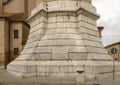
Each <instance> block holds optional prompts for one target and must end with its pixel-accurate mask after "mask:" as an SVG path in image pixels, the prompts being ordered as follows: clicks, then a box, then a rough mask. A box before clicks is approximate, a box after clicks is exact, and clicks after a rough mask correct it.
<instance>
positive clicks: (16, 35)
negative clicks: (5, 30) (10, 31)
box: [14, 30, 18, 39]
mask: <svg viewBox="0 0 120 85" xmlns="http://www.w3.org/2000/svg"><path fill="white" fill-rule="evenodd" d="M14 39H18V30H14Z"/></svg>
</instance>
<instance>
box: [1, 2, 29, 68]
mask: <svg viewBox="0 0 120 85" xmlns="http://www.w3.org/2000/svg"><path fill="white" fill-rule="evenodd" d="M26 6H27V2H26V0H0V68H5V67H6V65H7V64H8V63H9V62H10V61H13V60H14V59H15V58H16V57H17V56H18V55H19V54H20V52H21V51H22V49H23V47H24V45H25V42H26V40H27V37H28V34H29V25H28V24H27V23H26V21H25V20H26V18H27V17H28V12H27V10H26V8H27V7H26Z"/></svg>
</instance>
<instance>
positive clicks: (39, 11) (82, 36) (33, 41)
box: [8, 0, 119, 78]
mask: <svg viewBox="0 0 120 85" xmlns="http://www.w3.org/2000/svg"><path fill="white" fill-rule="evenodd" d="M98 18H99V16H98V15H97V14H96V10H95V8H94V7H93V6H91V4H89V3H87V2H84V1H80V0H60V1H59V0H58V1H52V2H43V3H41V4H40V5H39V6H38V7H37V8H36V9H34V10H33V12H32V15H31V17H30V18H29V19H28V22H29V23H30V25H31V30H30V34H29V39H28V41H27V44H26V46H25V49H24V50H23V52H22V53H21V55H20V56H19V57H18V58H17V59H16V60H15V61H13V62H11V63H10V64H9V65H8V71H11V72H12V73H15V74H17V75H20V76H49V77H50V76H56V77H74V76H76V74H77V72H76V71H77V69H84V70H85V72H86V77H89V78H99V76H100V75H102V74H104V73H111V72H112V64H113V61H112V60H113V59H112V58H111V57H110V56H109V55H108V54H107V52H106V51H105V50H104V48H103V46H102V43H101V40H100V38H99V36H98V33H97V26H96V20H97V19H98ZM117 66H119V64H118V63H117Z"/></svg>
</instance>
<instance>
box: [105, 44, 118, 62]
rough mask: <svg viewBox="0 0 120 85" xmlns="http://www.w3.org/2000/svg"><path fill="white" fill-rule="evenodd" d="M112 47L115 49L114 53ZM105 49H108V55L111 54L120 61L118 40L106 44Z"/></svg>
mask: <svg viewBox="0 0 120 85" xmlns="http://www.w3.org/2000/svg"><path fill="white" fill-rule="evenodd" d="M113 48H115V49H117V52H116V54H112V52H111V49H113ZM105 49H106V50H107V51H108V54H109V55H110V56H112V57H113V58H114V59H115V60H117V61H120V42H116V43H113V44H110V45H108V46H106V47H105Z"/></svg>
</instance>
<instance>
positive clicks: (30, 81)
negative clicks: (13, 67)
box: [0, 69, 120, 85]
mask: <svg viewBox="0 0 120 85" xmlns="http://www.w3.org/2000/svg"><path fill="white" fill-rule="evenodd" d="M75 84H76V79H75V78H48V77H32V78H19V77H17V76H15V75H13V74H10V73H8V72H7V71H6V70H5V69H0V85H75ZM93 84H96V85H97V84H100V85H120V75H117V76H115V80H112V76H111V77H108V78H105V79H101V80H92V81H87V82H85V85H93Z"/></svg>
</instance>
